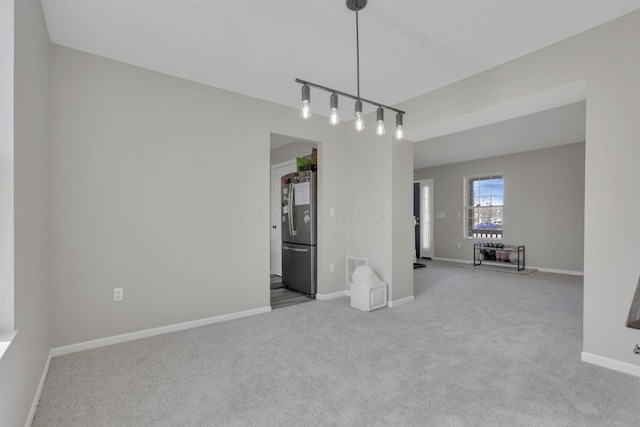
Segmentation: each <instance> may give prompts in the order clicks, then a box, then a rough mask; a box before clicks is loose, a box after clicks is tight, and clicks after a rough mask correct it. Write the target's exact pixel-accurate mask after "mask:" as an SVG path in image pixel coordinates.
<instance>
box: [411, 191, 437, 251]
mask: <svg viewBox="0 0 640 427" xmlns="http://www.w3.org/2000/svg"><path fill="white" fill-rule="evenodd" d="M414 183H418V184H420V257H421V258H433V246H434V239H433V219H434V217H433V193H434V190H433V179H420V180H417V181H414ZM425 187H428V188H429V189H430V194H429V203H428V204H429V206H428V212H429V218H428V219H427V218H426V217H425V209H424V188H425ZM425 224H426V225H427V226H428V227H429V230H428V236H429V248H425V247H424V245H423V242H422V236H423V235H424V232H423V227H424V226H425Z"/></svg>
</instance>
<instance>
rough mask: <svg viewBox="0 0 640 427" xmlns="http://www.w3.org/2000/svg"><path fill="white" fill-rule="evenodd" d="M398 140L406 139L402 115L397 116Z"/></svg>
mask: <svg viewBox="0 0 640 427" xmlns="http://www.w3.org/2000/svg"><path fill="white" fill-rule="evenodd" d="M396 138H397V139H402V138H404V130H403V129H402V114H400V113H398V114H396Z"/></svg>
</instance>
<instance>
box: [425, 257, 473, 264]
mask: <svg viewBox="0 0 640 427" xmlns="http://www.w3.org/2000/svg"><path fill="white" fill-rule="evenodd" d="M431 259H432V260H433V261H446V262H457V263H459V264H473V261H470V260H468V259H453V258H437V257H433V258H431Z"/></svg>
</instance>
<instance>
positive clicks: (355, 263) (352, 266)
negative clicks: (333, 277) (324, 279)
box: [347, 256, 369, 285]
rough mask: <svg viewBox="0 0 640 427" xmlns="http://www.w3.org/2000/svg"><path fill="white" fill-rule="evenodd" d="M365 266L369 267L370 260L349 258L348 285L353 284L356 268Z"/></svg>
mask: <svg viewBox="0 0 640 427" xmlns="http://www.w3.org/2000/svg"><path fill="white" fill-rule="evenodd" d="M363 265H369V259H368V258H358V257H354V256H348V257H347V285H352V284H353V277H352V276H353V272H354V271H356V268H358V267H360V266H363Z"/></svg>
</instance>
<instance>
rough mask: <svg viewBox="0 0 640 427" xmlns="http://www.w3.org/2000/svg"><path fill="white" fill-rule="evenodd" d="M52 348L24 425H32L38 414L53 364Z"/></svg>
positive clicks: (28, 426)
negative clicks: (43, 390) (41, 397)
mask: <svg viewBox="0 0 640 427" xmlns="http://www.w3.org/2000/svg"><path fill="white" fill-rule="evenodd" d="M51 357H52V356H51V350H49V356H47V362H46V363H45V364H44V369H43V370H42V375H41V376H40V382H39V383H38V388H37V389H36V394H35V395H34V396H33V402H31V409H29V415H27V420H26V421H25V423H24V427H30V426H31V424H33V417H35V416H36V410H37V409H38V403H40V396H41V395H42V389H43V388H44V382H45V381H46V379H47V374H48V373H49V365H51Z"/></svg>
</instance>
